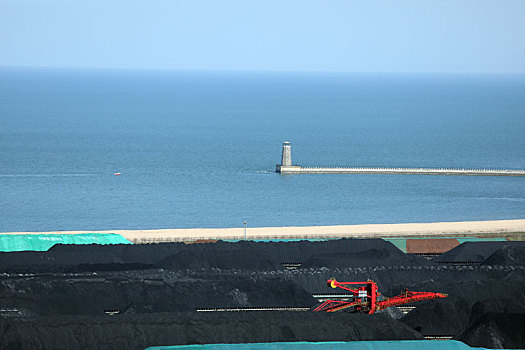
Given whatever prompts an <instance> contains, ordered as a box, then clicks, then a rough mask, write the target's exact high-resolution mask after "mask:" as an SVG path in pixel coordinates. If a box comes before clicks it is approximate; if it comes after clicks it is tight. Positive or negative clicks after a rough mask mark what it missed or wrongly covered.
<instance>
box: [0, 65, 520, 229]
mask: <svg viewBox="0 0 525 350" xmlns="http://www.w3.org/2000/svg"><path fill="white" fill-rule="evenodd" d="M283 141H290V142H291V143H292V160H293V163H294V164H299V165H303V166H375V167H437V168H441V167H454V168H487V169H502V168H505V169H524V168H525V75H495V74H492V75H491V74H488V75H474V74H434V75H432V74H357V73H336V72H333V73H314V72H310V73H300V72H220V71H162V70H109V69H108V70H101V69H57V68H46V67H42V68H0V232H13V231H57V230H87V231H94V232H96V231H97V230H117V229H160V228H196V227H242V226H243V223H244V222H245V221H246V224H247V226H248V227H259V226H309V225H339V224H372V223H407V222H439V221H469V220H497V219H521V218H525V177H484V176H430V175H364V174H360V175H348V174H342V175H341V174H339V175H338V174H332V175H329V174H322V175H313V174H311V175H281V174H277V173H275V165H276V164H277V163H279V162H280V157H281V146H282V142H283ZM115 173H120V174H121V175H114V174H115Z"/></svg>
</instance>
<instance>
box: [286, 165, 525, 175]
mask: <svg viewBox="0 0 525 350" xmlns="http://www.w3.org/2000/svg"><path fill="white" fill-rule="evenodd" d="M276 172H278V173H282V174H393V175H473V176H525V170H515V169H455V168H371V167H303V166H300V165H292V166H282V165H277V168H276Z"/></svg>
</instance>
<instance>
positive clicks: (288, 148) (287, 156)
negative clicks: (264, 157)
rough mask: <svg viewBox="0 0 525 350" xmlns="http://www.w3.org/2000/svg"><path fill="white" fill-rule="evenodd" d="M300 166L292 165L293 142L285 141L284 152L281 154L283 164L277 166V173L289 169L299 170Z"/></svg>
mask: <svg viewBox="0 0 525 350" xmlns="http://www.w3.org/2000/svg"><path fill="white" fill-rule="evenodd" d="M296 168H297V169H299V168H300V166H293V165H292V144H291V143H290V142H288V141H284V142H283V153H282V155H281V164H277V165H276V166H275V172H276V173H283V172H286V171H287V170H288V171H289V170H292V169H293V170H297V169H296Z"/></svg>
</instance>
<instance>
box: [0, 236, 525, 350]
mask: <svg viewBox="0 0 525 350" xmlns="http://www.w3.org/2000/svg"><path fill="white" fill-rule="evenodd" d="M524 256H525V244H524V243H523V242H488V243H487V242H483V243H464V244H462V245H460V246H458V247H456V248H454V249H453V250H451V251H449V252H447V253H445V254H443V255H441V256H439V257H437V258H435V259H434V260H433V261H429V260H426V259H424V258H421V257H416V256H411V255H407V254H405V253H403V252H402V251H400V250H399V249H397V248H396V247H395V246H394V245H392V244H391V243H389V242H386V241H383V240H381V239H342V240H332V241H326V242H307V241H302V242H268V243H262V242H260V243H255V242H238V243H226V242H221V241H219V242H216V243H203V244H192V245H185V244H182V243H170V244H149V245H112V246H111V245H107V246H101V245H78V246H73V245H57V246H54V247H53V248H51V249H50V250H49V251H47V252H13V253H1V254H0V273H1V275H0V310H1V311H0V314H1V317H0V332H1V334H2V335H1V336H2V342H1V344H0V348H2V349H17V348H20V349H28V348H34V349H51V348H55V349H73V348H83V349H102V348H104V349H110V348H111V349H143V348H145V347H147V346H153V345H176V344H199V343H244V342H274V341H300V340H305V341H327V340H346V341H350V340H387V339H393V340H394V339H398V340H401V339H421V338H422V337H423V336H453V337H455V338H456V339H458V340H461V341H463V342H465V343H467V344H469V345H471V346H478V347H479V346H483V347H489V348H490V347H493V348H494V347H504V348H520V347H521V348H523V347H525V340H524V339H523V335H521V334H522V333H523V332H522V330H523V329H525V266H524V265H525V262H524ZM283 264H284V266H283ZM285 266H293V267H297V268H296V269H293V270H289V269H287V268H285ZM331 277H335V278H337V280H339V281H366V280H368V279H372V280H374V281H375V282H377V284H378V286H379V290H380V291H381V292H382V293H383V295H385V296H393V295H396V294H398V293H399V292H400V291H402V290H404V289H405V288H408V289H409V290H412V291H433V292H442V293H447V294H448V295H449V297H448V298H446V299H437V300H430V301H426V302H420V303H418V304H414V305H417V307H416V308H415V309H414V310H412V311H410V312H409V313H408V314H406V315H402V314H401V313H399V312H393V311H395V310H390V311H389V312H382V313H377V314H374V315H363V314H351V313H345V312H340V313H334V314H324V313H314V312H311V311H295V312H292V311H259V312H256V311H250V312H206V313H201V312H197V311H196V310H197V309H206V308H237V309H243V308H277V307H279V308H305V307H306V308H310V307H313V306H316V305H317V304H318V301H317V300H316V299H314V298H313V296H312V295H313V294H322V293H327V292H332V293H333V292H337V291H334V290H333V289H329V288H328V287H327V286H326V280H327V279H329V278H331Z"/></svg>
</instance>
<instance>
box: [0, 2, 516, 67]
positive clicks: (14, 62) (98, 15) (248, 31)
mask: <svg viewBox="0 0 525 350" xmlns="http://www.w3.org/2000/svg"><path fill="white" fill-rule="evenodd" d="M0 66H52V67H118V68H152V69H156V68H162V69H164V68H169V69H219V70H298V71H354V72H487V73H492V72H522V73H523V72H525V1H524V0H397V1H396V0H384V1H377V0H359V1H353V0H344V1H337V0H322V1H308V0H297V1H296V0H290V1H286V0H276V1H273V0H264V1H262V0H239V1H235V0H216V1H198V0H188V1H179V0H141V1H137V0H101V1H99V0H0Z"/></svg>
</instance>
